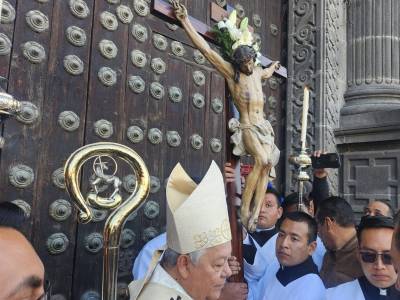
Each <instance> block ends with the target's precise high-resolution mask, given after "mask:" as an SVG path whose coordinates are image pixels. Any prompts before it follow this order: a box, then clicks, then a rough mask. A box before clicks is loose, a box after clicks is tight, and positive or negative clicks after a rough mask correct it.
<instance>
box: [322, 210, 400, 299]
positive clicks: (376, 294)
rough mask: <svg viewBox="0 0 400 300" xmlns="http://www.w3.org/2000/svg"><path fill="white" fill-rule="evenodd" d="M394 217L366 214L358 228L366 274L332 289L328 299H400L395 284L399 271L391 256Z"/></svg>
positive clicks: (360, 254)
mask: <svg viewBox="0 0 400 300" xmlns="http://www.w3.org/2000/svg"><path fill="white" fill-rule="evenodd" d="M393 227H394V226H393V219H392V218H389V217H385V216H364V217H363V218H362V219H361V222H360V225H359V227H358V230H357V237H358V245H359V251H358V258H359V261H360V264H361V267H362V270H363V274H364V275H363V276H362V277H359V278H357V279H355V280H353V281H350V282H347V283H344V284H341V285H338V286H337V287H334V288H331V289H328V291H327V295H328V299H332V300H336V299H343V300H370V299H372V300H375V299H376V300H378V299H382V300H383V299H387V300H389V299H400V292H398V291H396V289H395V287H394V284H395V282H396V279H397V274H396V271H395V269H394V267H393V264H392V258H391V256H390V244H391V240H392V235H393Z"/></svg>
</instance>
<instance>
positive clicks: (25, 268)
mask: <svg viewBox="0 0 400 300" xmlns="http://www.w3.org/2000/svg"><path fill="white" fill-rule="evenodd" d="M23 216H24V212H23V211H22V209H21V208H19V207H18V206H17V205H15V204H13V203H10V202H3V203H0V249H1V252H0V253H1V254H0V266H1V267H0V286H1V288H0V299H12V300H37V299H41V297H42V296H44V267H43V263H42V262H41V260H40V258H39V256H38V255H37V254H36V252H35V250H34V249H33V247H32V245H31V244H30V242H29V241H28V240H27V239H26V238H25V236H24V235H23V234H22V233H21V232H19V231H18V229H19V228H20V227H21V225H22V222H23V221H24V217H23Z"/></svg>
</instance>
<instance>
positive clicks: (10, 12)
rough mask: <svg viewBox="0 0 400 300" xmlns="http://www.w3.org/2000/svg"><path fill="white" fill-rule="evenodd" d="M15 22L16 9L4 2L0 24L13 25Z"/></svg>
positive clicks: (4, 0) (0, 14)
mask: <svg viewBox="0 0 400 300" xmlns="http://www.w3.org/2000/svg"><path fill="white" fill-rule="evenodd" d="M14 20H15V9H14V7H13V6H12V5H11V4H10V2H8V1H6V0H3V6H2V9H1V12H0V21H1V22H0V23H3V24H7V23H12V22H14Z"/></svg>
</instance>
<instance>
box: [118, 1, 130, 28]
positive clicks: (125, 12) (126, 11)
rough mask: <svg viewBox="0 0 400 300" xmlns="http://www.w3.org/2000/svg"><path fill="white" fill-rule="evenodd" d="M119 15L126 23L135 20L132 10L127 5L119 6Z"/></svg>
mask: <svg viewBox="0 0 400 300" xmlns="http://www.w3.org/2000/svg"><path fill="white" fill-rule="evenodd" d="M117 16H118V19H119V20H120V21H121V22H122V23H124V24H129V23H130V22H132V20H133V13H132V10H131V9H130V8H129V6H126V5H120V6H118V7H117Z"/></svg>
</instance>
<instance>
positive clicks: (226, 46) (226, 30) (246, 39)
mask: <svg viewBox="0 0 400 300" xmlns="http://www.w3.org/2000/svg"><path fill="white" fill-rule="evenodd" d="M236 23H237V12H236V10H233V11H232V12H231V14H230V15H229V17H228V18H224V19H223V20H222V21H219V22H218V23H217V24H216V25H215V26H214V27H213V31H212V32H213V33H214V35H215V38H216V41H217V42H218V43H219V44H220V46H221V52H222V55H223V56H224V58H225V59H228V60H230V61H231V60H232V55H233V52H234V51H235V49H236V48H237V47H239V46H242V45H246V46H250V47H253V49H254V50H255V51H256V52H257V59H256V62H255V64H256V65H258V64H260V61H259V60H258V58H259V57H260V56H261V53H260V52H259V51H260V47H259V45H258V44H257V43H254V42H253V34H252V33H251V32H250V30H249V20H248V18H247V17H246V18H244V19H243V20H242V21H241V22H240V25H239V27H237V26H236Z"/></svg>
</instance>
